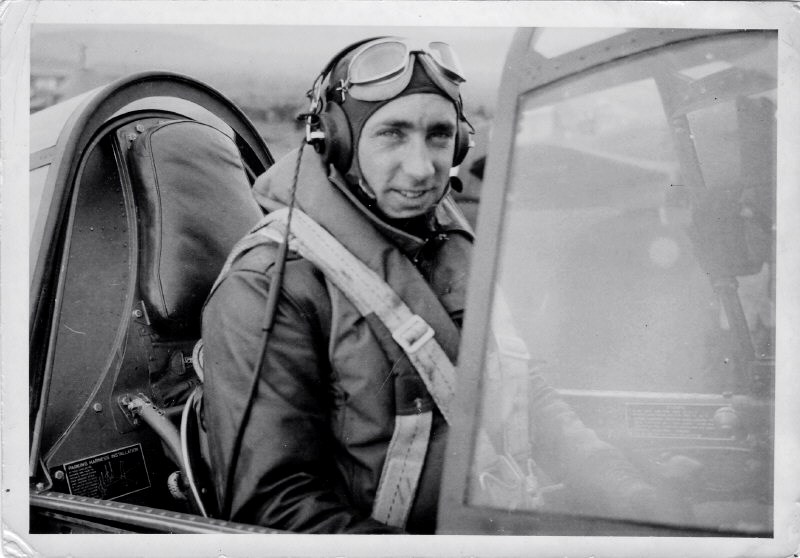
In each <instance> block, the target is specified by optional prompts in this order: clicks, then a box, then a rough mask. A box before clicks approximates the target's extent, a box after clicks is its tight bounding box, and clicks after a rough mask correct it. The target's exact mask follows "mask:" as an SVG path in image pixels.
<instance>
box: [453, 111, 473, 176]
mask: <svg viewBox="0 0 800 558" xmlns="http://www.w3.org/2000/svg"><path fill="white" fill-rule="evenodd" d="M471 133H472V126H470V125H469V124H468V123H467V121H466V119H465V118H464V117H463V116H459V118H458V128H457V129H456V138H455V140H456V146H455V150H454V151H453V166H454V167H457V166H458V165H460V164H461V163H462V162H463V161H464V159H465V158H466V156H467V153H469V148H470V144H471V141H470V135H471Z"/></svg>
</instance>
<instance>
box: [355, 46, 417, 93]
mask: <svg viewBox="0 0 800 558" xmlns="http://www.w3.org/2000/svg"><path fill="white" fill-rule="evenodd" d="M407 63H408V48H407V47H406V45H404V44H403V43H400V42H385V43H377V44H373V45H371V46H368V47H367V48H366V49H364V50H363V51H361V52H360V53H358V55H357V56H355V57H354V58H353V60H352V62H351V63H350V68H349V81H350V83H353V84H364V83H370V82H373V81H380V80H382V79H386V78H388V77H391V76H393V75H395V74H397V73H398V72H401V71H403V70H404V69H405V67H406V64H407Z"/></svg>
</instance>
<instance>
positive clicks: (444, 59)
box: [427, 41, 465, 82]
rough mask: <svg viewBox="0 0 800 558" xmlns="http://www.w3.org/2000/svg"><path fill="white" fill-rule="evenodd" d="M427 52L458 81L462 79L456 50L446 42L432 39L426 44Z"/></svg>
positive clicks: (462, 74)
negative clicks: (432, 40)
mask: <svg viewBox="0 0 800 558" xmlns="http://www.w3.org/2000/svg"><path fill="white" fill-rule="evenodd" d="M427 52H428V54H429V55H430V56H431V58H433V59H434V60H435V61H436V63H437V64H439V66H441V67H442V68H443V69H444V70H447V71H448V72H450V73H451V74H453V75H452V76H450V77H451V78H454V79H456V80H458V81H459V82H462V81H465V80H464V77H463V76H464V72H463V71H462V70H461V63H460V62H459V61H458V56H457V55H456V51H454V50H453V49H452V48H450V45H448V44H447V43H442V42H438V41H434V42H432V43H430V44H429V45H428V51H427Z"/></svg>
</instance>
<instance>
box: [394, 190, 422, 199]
mask: <svg viewBox="0 0 800 558" xmlns="http://www.w3.org/2000/svg"><path fill="white" fill-rule="evenodd" d="M395 192H397V193H398V194H400V195H401V196H403V197H404V198H407V199H409V200H415V199H417V198H421V197H422V196H424V195H425V194H427V193H428V192H430V190H395Z"/></svg>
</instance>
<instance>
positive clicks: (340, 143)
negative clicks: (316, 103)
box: [318, 102, 353, 172]
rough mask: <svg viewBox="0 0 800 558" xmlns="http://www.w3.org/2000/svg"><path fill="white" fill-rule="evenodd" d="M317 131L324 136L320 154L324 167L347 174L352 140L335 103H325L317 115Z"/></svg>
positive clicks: (344, 118) (346, 122)
mask: <svg viewBox="0 0 800 558" xmlns="http://www.w3.org/2000/svg"><path fill="white" fill-rule="evenodd" d="M318 118H319V129H320V131H321V132H322V133H323V134H325V138H324V139H323V140H322V149H321V150H320V154H321V155H322V160H323V161H324V162H325V164H326V165H333V166H335V167H336V168H337V169H339V170H340V171H342V172H347V169H349V168H350V162H351V160H352V158H353V150H352V145H353V140H352V137H351V134H350V125H349V124H348V121H347V116H346V115H345V113H344V110H342V107H340V106H339V105H338V104H337V103H332V102H329V103H325V108H324V109H323V111H322V112H321V113H320V114H319V117H318Z"/></svg>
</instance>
